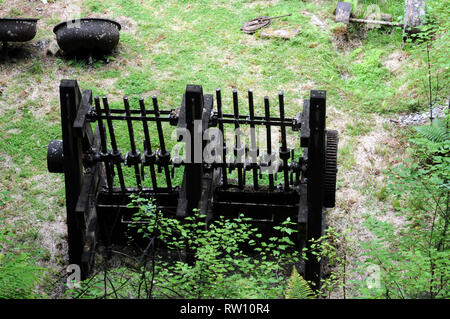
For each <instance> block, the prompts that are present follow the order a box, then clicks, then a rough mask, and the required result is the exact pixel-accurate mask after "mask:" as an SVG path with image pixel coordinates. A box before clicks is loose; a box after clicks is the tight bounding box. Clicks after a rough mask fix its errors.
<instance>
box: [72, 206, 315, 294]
mask: <svg viewBox="0 0 450 319" xmlns="http://www.w3.org/2000/svg"><path fill="white" fill-rule="evenodd" d="M133 206H134V207H137V208H138V213H136V214H135V216H134V217H133V219H132V220H133V222H134V223H135V224H131V225H130V228H131V229H132V230H134V231H133V232H134V233H137V234H141V235H142V237H143V238H144V239H145V240H146V242H147V246H146V248H145V249H143V251H142V252H141V253H140V254H139V256H138V257H136V256H135V257H131V256H128V257H127V258H125V259H126V260H127V261H126V262H125V263H126V264H127V267H119V268H110V265H108V261H104V264H103V265H102V266H100V269H99V273H98V274H96V275H95V276H94V277H93V278H91V279H88V280H87V281H85V282H83V283H82V284H81V286H80V287H79V288H76V289H74V290H70V291H69V295H70V296H71V297H75V298H107V297H115V298H124V297H126V298H280V297H283V296H284V294H285V293H286V290H287V289H288V286H289V287H290V290H289V292H288V295H289V296H290V297H291V298H298V297H308V296H312V295H313V294H312V291H311V290H310V289H309V287H308V285H307V284H306V282H305V281H304V280H302V279H301V278H300V277H299V275H298V273H297V272H296V270H293V271H292V276H293V277H292V279H291V281H289V280H288V278H289V274H290V273H289V271H290V270H291V269H292V267H294V269H295V264H296V263H298V261H299V256H298V255H299V252H298V251H297V249H296V247H295V244H294V242H293V241H292V234H294V233H295V231H296V230H295V229H293V228H292V227H293V225H295V223H294V222H292V221H290V220H289V219H287V220H286V221H285V222H283V223H282V224H281V225H280V226H276V227H275V230H276V231H277V233H278V235H277V236H273V237H270V238H267V239H265V238H263V236H262V234H261V233H259V232H258V230H257V228H255V227H254V226H252V225H251V224H250V221H251V219H250V218H245V217H244V216H243V215H241V216H240V217H238V218H234V219H225V218H223V217H220V218H219V219H218V220H215V221H213V222H211V223H210V224H209V227H206V223H205V216H202V215H196V216H190V217H185V218H184V219H176V218H174V217H173V216H164V215H163V214H162V213H161V212H160V211H159V210H157V209H156V206H155V205H153V203H152V202H151V201H148V200H146V199H143V198H139V197H138V198H135V199H134V201H133ZM144 246H145V245H144ZM121 255H122V256H123V254H121ZM122 263H123V261H122Z"/></svg>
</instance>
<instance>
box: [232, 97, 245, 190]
mask: <svg viewBox="0 0 450 319" xmlns="http://www.w3.org/2000/svg"><path fill="white" fill-rule="evenodd" d="M233 111H234V120H235V122H234V128H235V134H236V139H235V147H234V151H235V154H234V155H235V156H236V159H237V158H238V156H239V155H240V149H241V138H240V134H238V130H239V104H238V95H237V90H236V89H233ZM237 169H238V184H239V188H243V187H244V181H243V179H242V163H237Z"/></svg>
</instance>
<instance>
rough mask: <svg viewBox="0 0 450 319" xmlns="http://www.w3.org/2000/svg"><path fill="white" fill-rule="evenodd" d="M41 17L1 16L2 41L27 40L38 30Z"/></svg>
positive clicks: (0, 35) (0, 33)
mask: <svg viewBox="0 0 450 319" xmlns="http://www.w3.org/2000/svg"><path fill="white" fill-rule="evenodd" d="M38 20H39V19H22V18H0V42H3V43H6V42H26V41H30V40H32V39H33V38H34V37H35V35H36V32H37V21H38Z"/></svg>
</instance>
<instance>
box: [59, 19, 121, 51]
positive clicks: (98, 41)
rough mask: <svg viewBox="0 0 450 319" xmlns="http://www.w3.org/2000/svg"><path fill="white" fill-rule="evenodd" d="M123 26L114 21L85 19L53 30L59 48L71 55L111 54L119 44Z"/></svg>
mask: <svg viewBox="0 0 450 319" xmlns="http://www.w3.org/2000/svg"><path fill="white" fill-rule="evenodd" d="M120 29H121V25H120V24H119V23H118V22H116V21H113V20H108V19H96V18H84V19H78V20H71V21H66V22H62V23H60V24H58V25H57V26H55V27H54V28H53V32H54V33H55V34H56V41H57V42H58V45H59V47H60V48H61V50H63V51H64V52H65V53H66V54H69V55H92V54H104V53H109V52H111V51H112V50H113V49H114V48H115V47H116V45H117V43H118V42H119V31H120Z"/></svg>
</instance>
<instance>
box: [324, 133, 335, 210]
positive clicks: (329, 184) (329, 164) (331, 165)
mask: <svg viewBox="0 0 450 319" xmlns="http://www.w3.org/2000/svg"><path fill="white" fill-rule="evenodd" d="M337 149H338V132H337V131H334V130H330V131H327V149H326V153H325V177H324V203H323V205H324V206H325V207H327V208H332V207H334V206H335V203H336V175H337Z"/></svg>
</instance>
